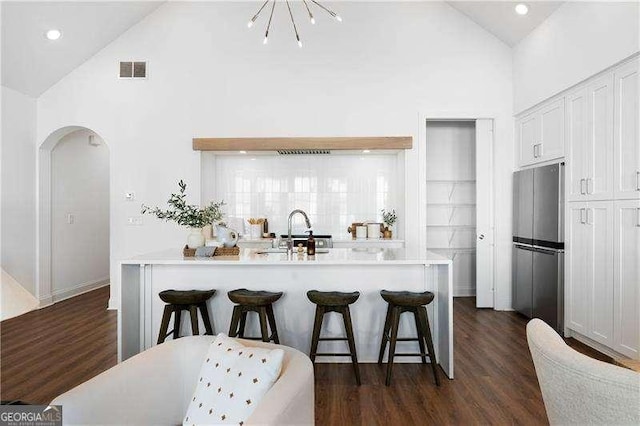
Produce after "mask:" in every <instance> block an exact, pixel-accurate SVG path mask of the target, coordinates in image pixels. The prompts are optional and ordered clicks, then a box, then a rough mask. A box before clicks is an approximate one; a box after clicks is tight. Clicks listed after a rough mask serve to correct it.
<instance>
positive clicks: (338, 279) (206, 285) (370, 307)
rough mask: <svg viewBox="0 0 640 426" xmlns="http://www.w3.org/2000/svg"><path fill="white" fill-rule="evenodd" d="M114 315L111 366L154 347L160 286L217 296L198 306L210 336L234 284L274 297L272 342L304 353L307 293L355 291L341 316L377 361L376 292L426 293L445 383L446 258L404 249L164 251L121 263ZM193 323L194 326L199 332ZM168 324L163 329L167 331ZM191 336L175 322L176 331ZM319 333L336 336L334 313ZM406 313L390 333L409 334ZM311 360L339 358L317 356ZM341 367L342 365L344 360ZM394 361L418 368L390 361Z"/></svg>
mask: <svg viewBox="0 0 640 426" xmlns="http://www.w3.org/2000/svg"><path fill="white" fill-rule="evenodd" d="M121 269H122V275H121V279H120V295H121V297H120V307H119V310H118V360H119V361H122V360H124V359H127V358H129V357H131V356H133V355H135V354H137V353H139V352H141V351H143V350H145V349H148V348H150V347H151V346H153V345H155V344H156V341H157V339H158V332H159V329H160V320H161V318H162V312H163V307H164V302H162V301H161V300H160V298H159V297H158V293H159V292H161V291H163V290H167V289H176V290H192V289H197V290H204V289H216V290H217V292H216V294H215V295H214V297H212V298H211V299H210V300H209V302H208V307H209V314H210V316H211V319H212V322H213V327H214V331H215V333H219V332H224V333H227V332H228V331H229V323H230V321H231V311H232V308H233V303H232V302H231V301H230V300H229V298H228V297H227V292H228V291H230V290H234V289H238V288H247V289H250V290H268V291H282V292H284V295H283V296H282V298H281V299H280V300H278V301H277V302H276V303H275V304H274V305H273V308H274V311H275V316H276V323H277V327H278V335H279V337H280V343H281V344H284V345H288V346H292V347H294V348H296V349H299V350H301V351H303V352H305V353H309V345H310V342H311V331H312V329H313V320H314V313H315V305H313V304H312V303H311V302H310V301H309V300H308V299H307V296H306V293H307V291H308V290H314V289H315V290H320V291H359V292H360V298H359V299H358V301H357V302H356V303H354V304H353V305H351V307H350V308H351V317H352V320H353V328H354V334H355V340H356V346H357V351H358V360H359V361H360V362H365V363H366V362H377V359H378V351H379V348H380V339H381V336H382V329H383V326H384V319H385V314H386V308H387V304H386V302H384V301H383V300H382V297H380V290H382V289H386V290H392V291H402V290H405V291H425V290H428V291H431V292H434V293H435V295H436V297H435V299H434V301H433V302H432V303H431V304H430V305H429V306H428V307H427V311H428V313H429V321H430V325H431V329H432V333H433V339H434V346H435V350H436V355H437V358H438V363H439V364H440V365H441V367H442V369H443V370H444V371H445V373H446V374H447V376H448V377H449V378H453V294H452V276H451V260H450V259H447V258H446V257H443V256H440V255H438V254H435V253H429V252H428V253H427V255H426V256H424V257H414V256H411V255H409V254H408V253H407V252H406V250H405V249H331V250H329V253H323V254H317V255H316V256H315V257H314V258H308V257H307V256H306V255H298V254H296V253H294V255H293V256H288V255H287V254H273V253H270V254H260V253H259V252H258V251H257V250H252V249H242V250H241V252H240V255H239V256H230V257H226V256H220V257H213V258H184V257H183V256H182V253H181V251H180V250H168V251H163V252H158V253H150V254H148V255H144V256H139V257H135V258H132V259H128V260H125V261H122V262H121ZM200 321H201V327H200V329H201V330H204V328H203V326H202V320H201V319H200ZM171 326H172V325H170V327H171ZM258 331H259V329H258V325H257V318H256V317H255V316H253V315H249V318H248V319H247V332H246V335H247V336H258V335H259V333H258ZM190 333H191V328H190V322H189V321H188V320H184V315H183V321H182V327H181V335H189V334H190ZM322 334H323V337H327V336H330V337H331V336H334V337H335V336H342V335H343V334H344V330H343V324H342V318H341V316H340V315H339V314H335V313H334V314H329V315H326V316H325V320H324V324H323V329H322ZM415 334H416V328H415V322H414V319H413V316H412V315H410V314H404V315H402V317H401V324H400V335H401V336H408V335H411V337H414V336H415ZM345 344H346V343H345V342H331V341H330V342H321V343H320V345H321V346H320V347H321V348H322V351H323V352H324V351H325V349H326V350H327V351H329V350H330V351H332V352H344V347H343V345H345ZM417 346H418V345H417V342H398V345H397V349H396V352H397V353H401V352H418V348H417ZM317 361H318V362H324V361H327V362H336V361H342V360H341V359H340V358H322V357H318V359H317ZM344 362H350V360H349V359H348V358H345V359H344ZM396 362H420V359H419V358H418V357H415V358H413V357H400V358H396Z"/></svg>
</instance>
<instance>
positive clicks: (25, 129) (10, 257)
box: [0, 86, 36, 295]
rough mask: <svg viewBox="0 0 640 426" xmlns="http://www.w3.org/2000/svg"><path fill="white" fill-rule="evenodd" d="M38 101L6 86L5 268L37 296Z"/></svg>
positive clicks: (3, 250) (3, 178)
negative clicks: (36, 193)
mask: <svg viewBox="0 0 640 426" xmlns="http://www.w3.org/2000/svg"><path fill="white" fill-rule="evenodd" d="M35 146H36V100H35V99H33V98H30V97H28V96H26V95H23V94H22V93H19V92H16V91H15V90H12V89H9V88H6V87H4V86H3V87H2V207H1V208H2V214H1V218H2V233H1V234H2V241H1V242H0V244H1V245H2V269H4V270H5V271H6V272H7V273H8V274H9V275H11V276H12V277H13V278H14V279H15V280H16V281H17V282H18V283H19V284H20V285H22V286H23V287H24V288H25V289H26V290H27V291H29V293H31V294H32V295H36V287H35V281H36V272H35V271H36V260H35V259H36V200H35V189H36V148H35Z"/></svg>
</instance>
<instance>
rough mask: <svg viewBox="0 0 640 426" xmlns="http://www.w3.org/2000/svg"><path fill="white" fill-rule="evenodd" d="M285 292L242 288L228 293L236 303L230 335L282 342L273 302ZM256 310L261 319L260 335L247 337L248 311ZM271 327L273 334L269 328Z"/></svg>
mask: <svg viewBox="0 0 640 426" xmlns="http://www.w3.org/2000/svg"><path fill="white" fill-rule="evenodd" d="M282 295H283V293H282V292H281V291H279V292H271V291H256V290H247V289H246V288H240V289H238V290H232V291H230V292H228V293H227V296H229V299H230V300H231V301H232V302H233V303H236V305H235V306H234V307H233V314H232V316H231V324H230V325H229V337H236V336H238V337H241V338H243V339H249V340H262V341H263V342H269V341H271V340H273V342H274V343H276V344H280V339H279V338H278V328H277V327H276V317H275V315H274V313H273V303H275V302H276V301H277V300H278V299H280V298H281V297H282ZM249 312H256V313H257V314H258V319H259V320H260V337H246V336H245V335H244V329H245V325H246V323H247V313H249ZM269 328H270V329H271V335H269V330H268V329H269Z"/></svg>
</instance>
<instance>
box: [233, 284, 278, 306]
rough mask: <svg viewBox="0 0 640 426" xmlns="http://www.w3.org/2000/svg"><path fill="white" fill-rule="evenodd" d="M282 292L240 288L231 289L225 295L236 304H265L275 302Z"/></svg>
mask: <svg viewBox="0 0 640 426" xmlns="http://www.w3.org/2000/svg"><path fill="white" fill-rule="evenodd" d="M282 294H283V293H282V292H281V291H279V292H271V291H255V290H247V289H246V288H240V289H238V290H232V291H230V292H229V293H227V295H228V296H229V299H231V301H232V302H233V303H237V304H238V305H247V306H265V305H270V304H272V303H274V302H276V301H277V300H278V299H280V298H281V297H282Z"/></svg>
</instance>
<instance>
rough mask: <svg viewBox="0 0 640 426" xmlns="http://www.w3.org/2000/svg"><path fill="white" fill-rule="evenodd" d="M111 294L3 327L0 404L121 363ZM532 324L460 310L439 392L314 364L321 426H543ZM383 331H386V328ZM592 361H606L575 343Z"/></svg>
mask: <svg viewBox="0 0 640 426" xmlns="http://www.w3.org/2000/svg"><path fill="white" fill-rule="evenodd" d="M108 298H109V290H108V288H103V289H98V290H95V291H92V292H90V293H86V294H84V295H81V296H78V297H75V298H73V299H69V300H67V301H64V302H60V303H58V304H56V305H54V306H51V307H49V308H45V309H41V310H39V311H34V312H30V313H28V314H25V315H22V316H20V317H17V318H13V319H10V320H7V321H3V322H1V323H0V397H1V399H3V400H13V399H21V400H24V401H28V402H31V403H39V404H44V403H48V402H49V401H51V399H53V398H54V397H56V396H57V395H59V394H61V393H63V392H65V391H66V390H68V389H71V388H72V387H74V386H76V385H78V384H79V383H82V382H84V381H86V380H88V379H89V378H91V377H93V376H95V375H97V374H98V373H100V372H102V371H104V370H106V369H107V368H109V367H111V366H113V365H115V363H116V313H115V312H114V311H107V310H106V306H107V302H108ZM526 322H527V321H526V319H525V318H523V317H522V316H520V315H518V314H515V313H512V312H495V311H492V310H487V309H483V310H477V309H475V300H474V299H473V298H459V299H455V302H454V324H455V326H454V341H455V369H456V370H455V374H456V379H455V380H453V381H450V380H448V379H444V376H441V378H442V380H441V382H442V384H441V386H440V387H436V386H435V384H434V382H433V376H432V373H431V370H430V368H429V366H428V365H421V364H397V365H396V366H395V367H394V374H393V382H392V384H391V386H390V387H386V386H384V377H385V370H384V366H382V367H380V366H378V365H376V364H361V366H360V370H361V374H362V386H360V387H358V386H356V385H355V380H354V378H353V373H352V370H351V365H350V364H318V365H316V421H317V424H318V425H358V424H360V425H386V426H388V425H414V424H427V423H435V424H465V425H466V424H526V425H529V424H531V425H533V424H546V423H547V419H546V415H545V411H544V406H543V403H542V397H541V395H540V389H539V387H538V382H537V379H536V376H535V371H534V368H533V363H532V361H531V357H530V355H529V350H528V348H527V343H526V337H525V325H526ZM380 326H381V327H382V324H381V325H380ZM569 343H570V344H571V345H572V346H574V347H575V348H576V349H578V350H580V351H581V352H584V353H586V354H587V355H590V356H594V357H597V358H599V359H603V360H606V361H610V360H609V359H608V358H606V357H604V356H602V355H601V354H598V353H597V352H595V351H593V350H591V349H589V348H587V347H586V346H584V345H581V344H580V343H578V342H576V341H571V340H570V341H569Z"/></svg>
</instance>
